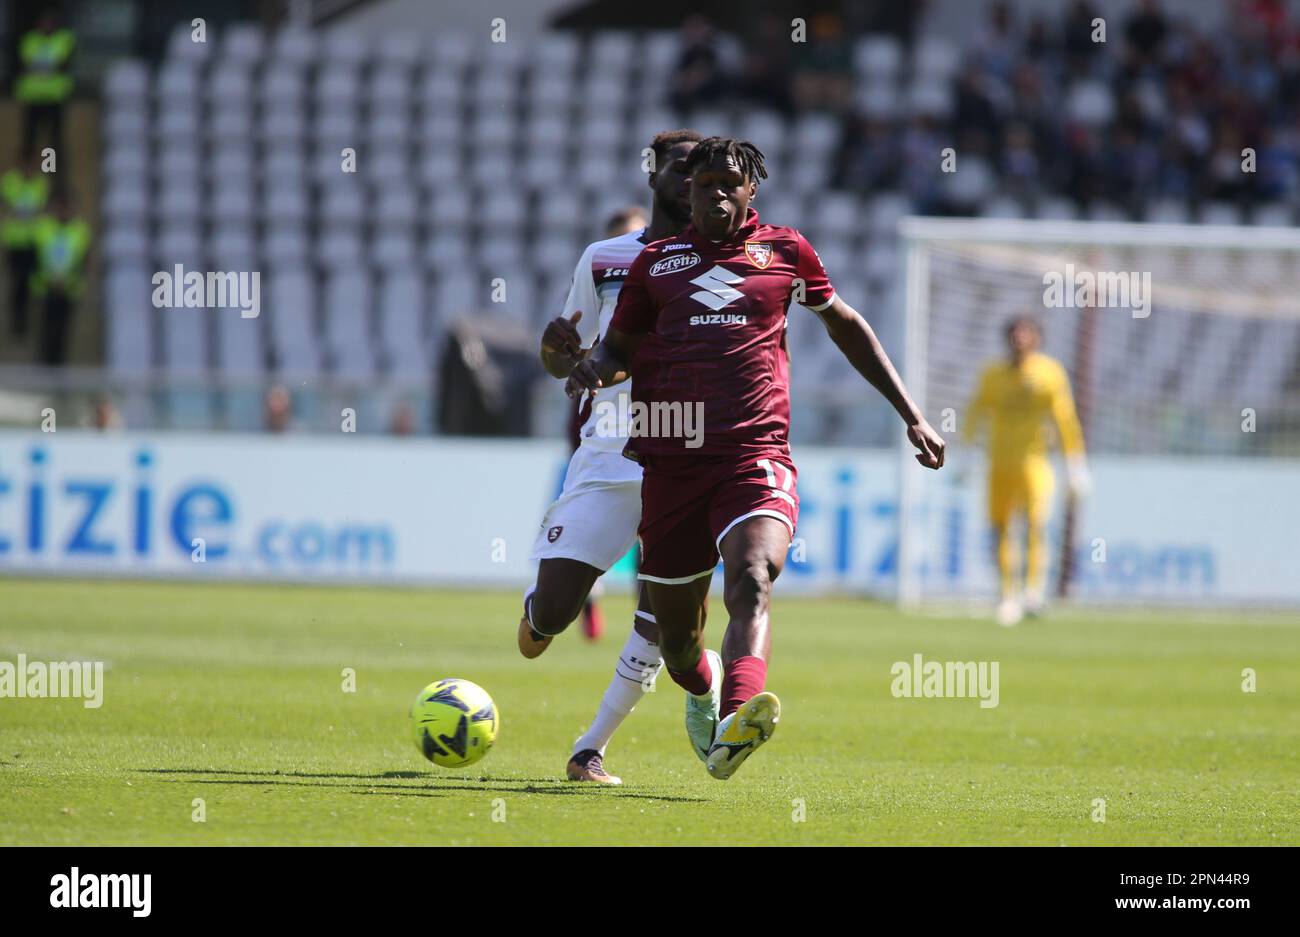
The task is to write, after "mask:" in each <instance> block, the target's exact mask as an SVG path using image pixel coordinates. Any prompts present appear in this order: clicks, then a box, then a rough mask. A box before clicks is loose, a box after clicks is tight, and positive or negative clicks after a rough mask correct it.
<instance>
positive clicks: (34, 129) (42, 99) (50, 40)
mask: <svg viewBox="0 0 1300 937" xmlns="http://www.w3.org/2000/svg"><path fill="white" fill-rule="evenodd" d="M76 45H77V39H76V36H74V35H73V33H72V30H70V29H60V28H59V27H58V22H57V21H56V20H55V18H54V17H53V16H52V15H51V14H49V13H46V14H45V15H44V16H42V17H41V20H40V22H39V24H38V25H37V27H36V28H35V29H33V30H31V31H30V32H28V33H26V34H24V35H23V37H22V39H20V40H19V42H18V67H19V73H18V80H17V82H15V84H14V97H15V98H17V99H18V103H19V104H21V105H22V107H23V153H24V155H28V156H30V155H32V154H34V153H35V152H36V137H37V134H38V132H39V131H40V129H41V127H42V126H45V127H47V128H48V131H49V141H48V145H49V146H52V147H53V148H54V149H55V151H56V152H57V151H59V150H60V149H62V146H63V105H64V104H65V103H66V102H67V100H68V98H69V97H70V96H71V95H72V73H71V71H70V70H69V67H68V66H69V63H70V61H71V59H72V52H73V50H74V49H75V48H76Z"/></svg>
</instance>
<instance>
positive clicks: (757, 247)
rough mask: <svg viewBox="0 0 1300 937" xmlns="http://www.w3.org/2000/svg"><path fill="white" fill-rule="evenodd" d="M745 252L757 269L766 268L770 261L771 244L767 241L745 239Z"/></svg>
mask: <svg viewBox="0 0 1300 937" xmlns="http://www.w3.org/2000/svg"><path fill="white" fill-rule="evenodd" d="M745 254H746V256H748V257H749V262H750V263H751V264H753V265H754V266H755V267H757V268H758V269H759V270H766V269H767V268H768V266H769V265H770V264H771V263H772V245H771V243H770V242H768V241H746V242H745Z"/></svg>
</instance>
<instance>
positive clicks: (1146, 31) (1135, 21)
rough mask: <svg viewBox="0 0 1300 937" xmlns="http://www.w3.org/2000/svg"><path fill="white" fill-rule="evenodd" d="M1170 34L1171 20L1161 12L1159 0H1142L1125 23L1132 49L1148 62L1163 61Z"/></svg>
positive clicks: (1126, 36) (1126, 38)
mask: <svg viewBox="0 0 1300 937" xmlns="http://www.w3.org/2000/svg"><path fill="white" fill-rule="evenodd" d="M1168 35H1169V21H1168V20H1166V19H1165V15H1164V13H1163V12H1161V10H1160V4H1159V2H1158V0H1141V3H1140V4H1139V5H1138V8H1137V10H1135V11H1134V12H1133V15H1132V16H1130V17H1129V18H1128V22H1127V23H1125V24H1124V38H1125V40H1127V42H1128V44H1129V47H1130V49H1131V51H1132V52H1133V53H1134V54H1136V55H1137V56H1138V57H1140V58H1141V59H1143V60H1145V61H1147V62H1154V63H1159V62H1161V61H1163V59H1164V45H1165V38H1166V37H1167V36H1168Z"/></svg>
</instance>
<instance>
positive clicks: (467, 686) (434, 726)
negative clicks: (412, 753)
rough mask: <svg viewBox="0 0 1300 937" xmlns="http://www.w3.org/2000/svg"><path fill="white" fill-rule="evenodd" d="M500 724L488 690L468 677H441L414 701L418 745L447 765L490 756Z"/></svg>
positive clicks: (413, 721)
mask: <svg viewBox="0 0 1300 937" xmlns="http://www.w3.org/2000/svg"><path fill="white" fill-rule="evenodd" d="M500 724H501V723H500V721H499V720H498V718H497V707H496V704H495V703H493V702H492V697H490V696H488V694H487V690H485V689H483V688H482V687H481V686H479V685H478V684H476V683H470V682H469V681H468V680H437V681H435V682H433V683H430V684H429V685H428V686H427V687H425V688H424V689H423V690H421V691H420V695H419V696H417V697H416V698H415V702H414V703H412V704H411V728H412V729H413V730H414V731H415V747H416V748H418V749H419V750H420V753H421V754H423V755H424V757H425V758H428V759H429V760H430V761H432V762H433V763H434V764H435V765H441V766H442V767H444V768H463V767H464V766H465V765H472V764H473V763H474V762H476V761H478V760H479V759H480V758H482V757H483V756H484V755H486V754H487V753H488V749H490V748H491V747H492V743H493V742H495V741H496V740H497V727H498V726H499V725H500Z"/></svg>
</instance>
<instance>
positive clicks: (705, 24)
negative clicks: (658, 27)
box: [668, 15, 727, 111]
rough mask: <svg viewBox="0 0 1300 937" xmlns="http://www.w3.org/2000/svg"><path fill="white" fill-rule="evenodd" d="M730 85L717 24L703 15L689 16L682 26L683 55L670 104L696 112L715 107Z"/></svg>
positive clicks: (677, 68)
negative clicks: (722, 56) (718, 42)
mask: <svg viewBox="0 0 1300 937" xmlns="http://www.w3.org/2000/svg"><path fill="white" fill-rule="evenodd" d="M726 86H727V80H726V76H725V75H724V73H723V69H722V60H721V57H720V56H719V54H718V49H717V40H716V39H715V37H714V35H713V25H712V24H711V23H710V22H709V21H708V20H707V19H705V18H704V17H703V16H698V15H697V16H691V17H688V18H687V20H686V22H685V23H683V24H682V54H681V57H680V58H678V60H677V67H676V68H675V69H674V70H673V79H672V85H671V87H670V90H669V95H668V98H669V101H670V102H671V103H672V106H673V107H674V108H676V109H677V110H679V111H689V110H693V109H694V108H697V107H702V106H704V105H706V104H713V103H714V102H715V101H716V99H717V98H718V97H719V96H720V95H722V94H723V92H724V91H725V90H726Z"/></svg>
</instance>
